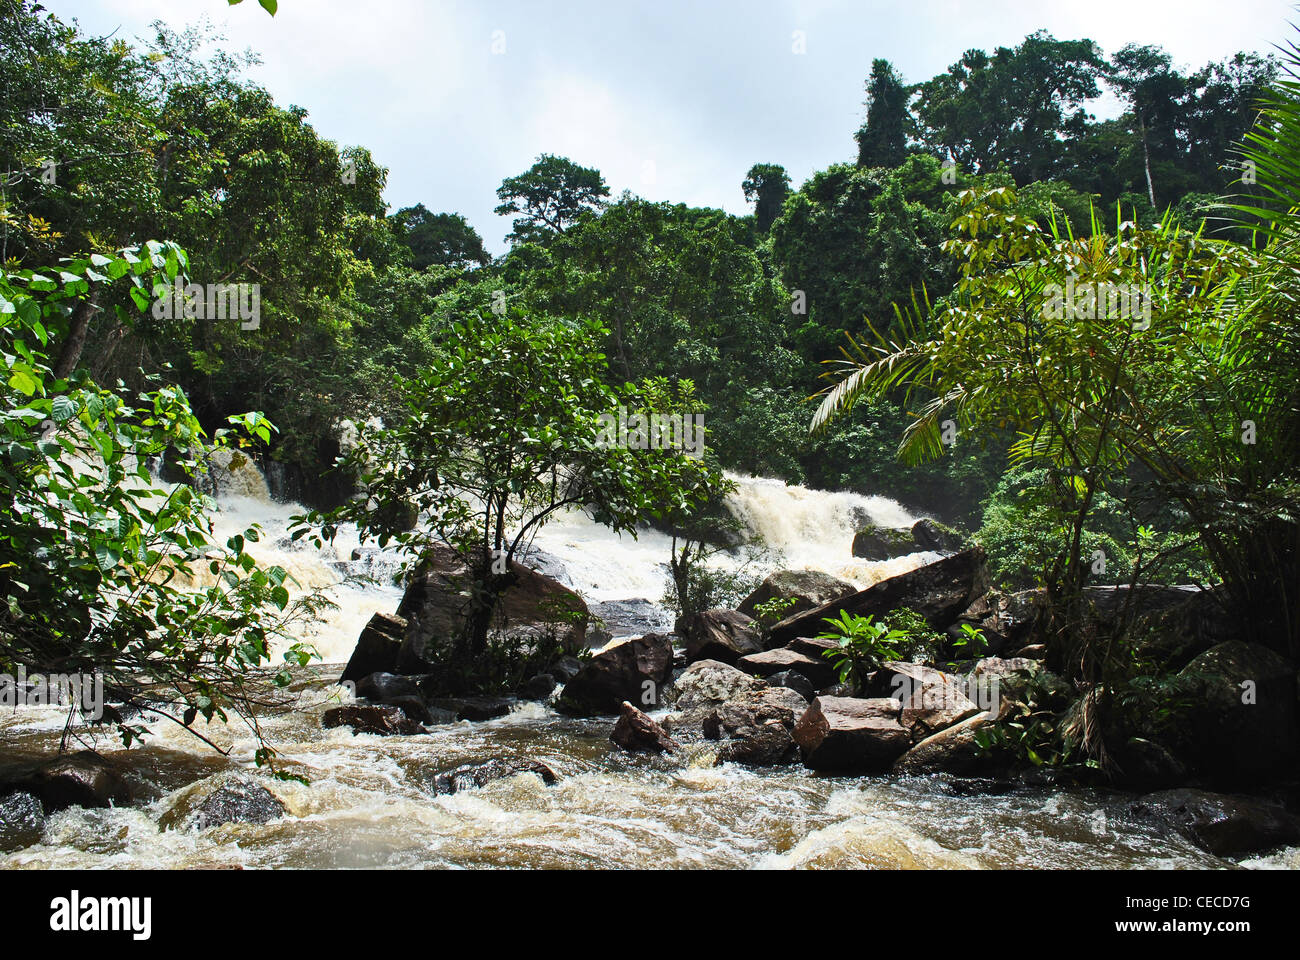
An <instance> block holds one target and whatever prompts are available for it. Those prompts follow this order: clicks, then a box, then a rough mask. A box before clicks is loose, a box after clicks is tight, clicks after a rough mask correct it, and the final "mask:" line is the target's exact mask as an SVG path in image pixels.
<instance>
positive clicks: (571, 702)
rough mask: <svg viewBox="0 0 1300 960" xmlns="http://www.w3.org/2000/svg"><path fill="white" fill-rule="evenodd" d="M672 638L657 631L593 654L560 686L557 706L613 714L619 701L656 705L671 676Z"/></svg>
mask: <svg viewBox="0 0 1300 960" xmlns="http://www.w3.org/2000/svg"><path fill="white" fill-rule="evenodd" d="M672 673H673V645H672V640H671V639H670V638H669V637H668V636H666V635H664V634H660V633H650V634H646V635H645V636H644V637H634V638H632V639H631V640H625V641H623V642H622V643H618V644H615V645H614V646H612V647H609V648H607V649H605V650H602V651H601V652H600V653H597V654H595V655H594V656H593V657H592V658H591V659H590V660H588V661H587V662H586V663H585V664H584V665H583V667H582V669H581V670H580V671H578V674H577V676H575V677H574V678H573V679H572V680H570V681H569V682H568V683H566V684H565V685H564V692H563V693H562V694H561V695H560V703H559V705H560V707H561V708H562V709H564V710H566V711H568V712H570V713H576V714H581V715H587V716H591V715H599V714H616V713H618V712H619V710H620V709H621V708H622V705H623V701H624V700H627V701H628V702H630V703H639V704H642V705H643V706H647V707H653V706H658V705H659V702H660V698H661V697H662V696H663V691H664V687H666V686H667V685H668V682H669V680H671V679H672Z"/></svg>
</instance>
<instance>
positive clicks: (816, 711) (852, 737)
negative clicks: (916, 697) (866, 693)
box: [794, 697, 912, 773]
mask: <svg viewBox="0 0 1300 960" xmlns="http://www.w3.org/2000/svg"><path fill="white" fill-rule="evenodd" d="M901 710H902V706H901V704H900V703H899V702H898V701H897V700H895V699H894V698H893V697H875V698H871V699H867V700H863V699H858V698H854V697H818V698H817V699H816V700H814V701H813V702H812V706H810V707H809V708H808V710H807V711H806V712H805V713H804V715H803V716H802V717H800V718H799V721H798V723H796V724H795V727H794V740H795V742H796V743H798V744H799V748H800V750H801V751H802V753H803V761H804V763H805V764H807V765H808V766H809V767H811V768H812V769H814V770H826V771H834V772H842V773H870V772H872V771H878V770H886V769H888V768H889V765H890V764H892V763H893V762H894V760H895V759H897V758H898V757H899V756H900V755H901V754H902V753H903V752H904V751H905V750H906V749H907V748H908V746H910V744H911V742H912V741H911V737H910V736H909V735H908V732H907V731H906V730H905V729H903V725H902V724H901V723H899V714H900V712H901Z"/></svg>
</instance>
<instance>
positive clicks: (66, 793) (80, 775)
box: [0, 750, 134, 813]
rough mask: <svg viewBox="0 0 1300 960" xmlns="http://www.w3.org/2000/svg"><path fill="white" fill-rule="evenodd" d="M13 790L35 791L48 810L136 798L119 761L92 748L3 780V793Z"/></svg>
mask: <svg viewBox="0 0 1300 960" xmlns="http://www.w3.org/2000/svg"><path fill="white" fill-rule="evenodd" d="M11 790H12V791H21V792H25V793H30V794H32V795H33V796H35V797H36V798H37V799H39V800H40V801H41V805H42V807H43V808H44V810H45V812H46V813H53V812H55V811H56V810H63V809H66V808H67V807H123V806H127V805H129V804H130V803H131V802H132V800H134V792H133V791H132V789H131V786H130V784H129V783H127V781H126V779H125V778H124V777H123V775H122V772H121V770H120V769H119V768H118V766H117V764H115V763H113V762H112V761H110V760H105V759H104V758H103V757H101V756H100V755H99V754H97V753H94V752H93V751H90V750H82V751H80V752H79V753H73V754H68V755H66V756H61V757H55V758H54V759H52V760H47V761H45V762H44V763H41V764H40V765H39V766H37V767H35V768H31V769H28V770H27V771H25V772H24V773H23V774H21V775H20V776H19V777H17V778H16V779H14V780H12V781H10V782H8V783H0V793H6V792H8V791H11Z"/></svg>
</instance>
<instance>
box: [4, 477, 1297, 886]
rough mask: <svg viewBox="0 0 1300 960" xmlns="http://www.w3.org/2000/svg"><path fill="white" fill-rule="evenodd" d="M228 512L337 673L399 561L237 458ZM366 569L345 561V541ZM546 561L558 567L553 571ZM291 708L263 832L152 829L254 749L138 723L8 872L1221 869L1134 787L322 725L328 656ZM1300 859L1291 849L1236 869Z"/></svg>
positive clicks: (568, 723)
mask: <svg viewBox="0 0 1300 960" xmlns="http://www.w3.org/2000/svg"><path fill="white" fill-rule="evenodd" d="M223 469H225V470H226V472H227V473H228V474H230V476H228V477H226V478H225V480H226V483H225V484H224V487H223V490H224V492H223V493H222V494H221V496H220V505H221V512H220V514H219V515H218V516H217V519H216V525H217V528H218V533H219V534H220V535H222V536H229V535H231V534H233V533H237V532H239V531H241V530H243V529H244V528H245V527H247V526H248V525H249V524H250V523H253V522H256V523H260V524H261V525H262V527H263V528H264V537H263V539H262V540H261V541H260V542H259V543H258V544H256V548H255V551H256V554H257V556H258V557H259V559H261V560H262V561H263V562H266V563H276V564H279V565H281V566H284V567H285V568H286V569H288V570H289V571H290V572H291V573H292V574H293V575H294V576H295V577H296V578H297V579H298V580H299V581H300V582H301V583H302V584H304V585H306V586H320V587H324V588H326V589H327V590H328V591H329V592H330V594H331V595H332V596H333V597H334V599H335V602H337V603H338V604H339V606H340V609H339V610H337V611H334V612H332V613H331V614H329V615H328V616H329V622H328V623H327V624H325V625H323V626H322V627H321V628H320V629H318V630H317V631H315V632H314V633H313V634H312V635H311V636H308V637H305V638H304V639H307V640H310V641H311V642H313V643H314V644H315V646H316V647H317V649H318V650H319V652H320V653H321V654H322V655H323V657H324V658H325V659H326V660H327V661H339V660H343V659H345V658H346V657H347V656H348V654H349V653H350V652H351V650H352V647H353V645H354V644H355V642H356V638H357V635H358V634H359V632H360V630H361V627H362V626H363V625H364V623H365V622H366V620H368V619H369V617H370V616H371V614H373V613H374V612H376V611H379V610H388V611H391V610H392V609H394V607H395V606H396V604H397V602H398V599H399V598H400V590H399V588H398V587H397V586H396V585H395V584H393V583H391V582H389V583H386V584H385V583H381V584H380V585H378V586H362V585H357V584H354V583H350V582H348V581H347V579H346V577H347V574H348V573H357V572H378V573H380V574H381V579H382V577H383V575H385V574H386V575H388V576H389V577H391V574H392V573H393V571H394V569H395V568H394V564H395V562H396V560H395V558H393V557H391V556H385V555H382V554H377V553H375V552H373V551H368V550H366V549H365V548H361V549H358V547H359V545H358V544H357V542H356V536H355V532H354V531H348V530H344V531H342V532H341V535H340V537H339V539H338V541H337V542H336V544H335V545H334V547H333V548H327V549H326V550H324V551H317V550H316V549H314V548H313V547H310V546H307V545H303V544H298V545H294V544H291V543H290V542H289V541H288V540H287V539H286V538H284V536H283V534H284V532H285V531H286V530H287V528H288V525H289V518H290V516H292V515H293V514H294V513H300V512H302V510H301V508H299V507H296V506H294V505H291V504H279V503H274V502H272V501H271V499H270V496H269V494H268V493H267V490H266V484H265V482H263V481H261V478H260V476H254V475H253V474H254V473H255V472H256V467H255V466H254V465H253V464H252V462H251V461H247V460H246V459H245V460H244V461H242V462H238V461H235V462H232V463H230V464H225V465H223ZM738 487H739V489H738V490H737V493H736V495H735V496H734V497H733V498H732V502H731V507H732V509H733V510H734V511H735V513H736V515H737V516H738V517H740V519H741V520H742V521H743V523H744V525H745V527H746V529H748V530H749V531H750V533H751V534H755V535H761V536H762V537H763V538H764V540H765V541H766V543H767V545H768V546H769V547H773V548H776V549H778V550H780V551H782V552H784V554H785V558H786V559H785V561H784V563H785V565H787V566H804V567H811V568H815V569H820V570H825V571H827V572H830V573H835V574H838V575H847V576H851V577H852V578H853V579H855V580H857V581H859V582H870V581H873V580H876V579H879V578H880V577H881V576H882V575H885V574H886V572H888V571H894V572H897V571H898V570H900V569H902V568H905V567H907V566H912V565H915V564H917V563H920V562H922V561H923V560H924V559H925V557H924V556H920V555H917V556H913V557H910V558H901V559H900V560H898V561H893V562H892V563H891V564H886V565H879V564H859V563H858V562H856V561H854V560H853V558H852V557H851V556H850V550H849V544H850V541H851V539H852V534H853V531H854V530H855V529H856V528H857V527H858V526H859V525H860V524H861V523H862V522H874V523H882V524H886V525H890V526H897V527H904V526H907V525H908V524H909V523H910V522H911V520H912V519H913V518H912V517H911V516H910V515H909V514H907V512H906V511H904V510H902V509H901V508H900V507H899V506H898V505H897V504H895V503H893V502H892V501H890V500H887V499H884V498H876V497H860V496H856V495H853V494H834V493H824V492H819V491H814V490H804V489H802V488H799V487H786V486H784V485H783V484H778V483H775V482H773V481H767V480H738ZM534 546H535V547H536V548H538V549H540V550H543V551H545V552H546V553H547V554H550V555H551V557H552V558H554V559H555V560H557V561H558V562H561V563H563V565H564V567H565V569H566V570H567V577H568V579H569V580H570V582H571V583H572V584H573V585H574V586H575V587H576V588H577V589H578V590H579V591H580V592H582V593H583V594H584V595H585V596H587V597H588V598H589V599H590V600H593V601H599V600H602V599H620V598H630V597H638V596H649V597H650V598H652V599H653V598H657V597H658V596H659V595H660V593H661V592H662V590H663V586H664V578H663V571H662V568H661V565H662V564H663V563H664V562H665V561H666V559H667V556H668V554H667V540H666V538H664V537H663V536H662V535H661V534H658V533H654V532H652V531H648V532H644V533H642V534H641V535H640V537H638V538H635V539H634V538H631V537H615V536H613V535H611V534H610V533H609V531H607V530H603V529H602V528H600V527H597V526H596V525H595V524H592V523H591V522H590V520H588V519H586V518H585V517H582V516H581V515H569V516H566V517H562V518H559V519H558V520H557V521H556V522H555V523H554V524H552V525H551V526H549V527H548V528H546V529H545V530H544V531H543V533H542V534H541V535H539V536H538V538H537V542H536V544H535V545H534ZM354 550H357V551H358V559H355V560H354V559H352V556H353V551H354ZM548 562H549V560H548ZM295 675H296V678H297V679H296V680H295V683H294V685H293V687H292V688H291V692H292V693H293V694H294V695H295V696H296V697H297V698H298V699H297V701H296V702H295V703H294V704H293V705H292V706H291V707H290V708H288V709H280V710H273V711H268V713H267V715H266V716H265V717H263V718H261V721H260V723H261V726H262V730H263V732H264V734H265V735H266V736H267V737H268V738H269V739H270V740H271V741H272V742H273V743H274V744H275V746H276V748H277V749H278V750H279V752H280V755H281V758H282V763H283V764H284V766H285V768H286V770H287V772H289V773H293V774H297V775H300V776H303V777H305V778H306V779H307V780H308V781H309V783H307V784H301V783H297V782H278V781H274V782H272V781H267V785H268V786H269V788H270V789H272V790H273V791H274V792H275V793H276V794H277V795H278V796H279V797H280V799H281V800H282V801H283V802H284V804H285V806H286V808H287V815H286V816H285V817H283V818H281V819H278V820H274V821H272V822H270V823H267V824H251V823H241V824H229V825H225V826H219V827H214V828H211V829H208V830H203V831H196V830H194V829H192V828H191V829H163V828H161V827H160V825H159V824H160V821H164V820H166V819H167V815H168V813H169V812H170V811H172V810H173V809H174V808H176V807H177V806H178V805H180V804H183V803H185V802H187V798H188V797H190V796H191V795H193V794H195V793H196V792H197V791H203V790H207V789H209V788H210V787H211V786H212V785H214V784H216V783H218V782H220V781H221V780H222V778H224V777H227V776H229V775H230V774H231V773H233V772H240V773H243V774H245V775H247V774H248V773H249V772H250V771H251V767H252V764H251V757H252V754H253V750H254V749H255V747H256V744H255V742H254V741H253V740H252V738H251V737H250V736H249V734H248V731H247V730H245V729H244V728H243V727H242V726H240V725H238V724H236V723H232V724H229V725H222V724H206V725H204V724H203V722H202V721H201V720H200V721H198V723H199V724H200V728H199V729H200V732H201V733H203V735H204V736H206V737H208V738H209V739H211V740H212V741H213V742H214V743H216V744H217V745H219V746H221V747H223V748H226V749H228V750H229V751H230V753H229V756H228V757H226V756H222V755H220V754H217V753H215V752H213V751H212V750H211V749H210V748H209V747H208V746H207V745H205V744H203V743H201V742H199V741H198V740H197V739H195V738H193V737H191V736H189V735H188V734H186V733H185V732H184V731H182V730H180V729H179V728H177V727H176V726H175V725H172V724H167V723H162V722H157V723H153V724H151V729H152V731H153V736H152V737H151V739H150V741H149V744H148V745H147V746H146V747H144V748H143V749H140V748H137V749H133V750H131V751H122V750H120V749H114V744H115V741H114V740H112V739H111V738H110V737H109V736H107V735H101V736H100V737H99V739H98V742H97V743H96V746H97V748H98V749H99V750H100V751H101V752H103V753H105V754H106V755H108V756H110V757H111V758H112V759H114V760H115V761H117V762H118V763H120V764H122V765H123V766H124V767H126V768H127V769H128V771H129V773H130V775H131V777H132V778H134V779H135V780H137V781H138V782H141V783H143V784H144V785H145V789H143V790H142V793H143V794H144V799H143V801H142V802H141V803H140V804H139V805H137V806H133V807H129V808H118V809H106V810H84V809H80V808H72V809H69V810H65V811H62V812H60V813H57V814H55V815H53V816H52V817H51V818H50V819H49V820H48V822H47V823H46V826H45V829H44V834H43V836H42V838H41V840H40V842H38V843H36V844H35V845H31V846H27V847H25V848H23V849H19V850H17V851H15V852H10V853H0V868H23V867H28V868H39V867H63V868H121V867H143V868H148V867H165V868H182V869H194V868H206V867H216V866H248V867H303V868H310V867H475V866H511V867H543V868H558V867H588V866H599V867H710V866H711V867H868V868H882V867H884V868H889V867H904V868H906V867H939V868H964V867H1098V866H1110V867H1154V868H1165V867H1175V866H1183V867H1187V866H1225V865H1228V864H1226V863H1225V862H1224V861H1221V860H1218V859H1217V858H1215V857H1213V856H1211V855H1209V854H1206V853H1203V852H1201V851H1200V850H1198V849H1197V848H1195V847H1193V846H1192V845H1191V844H1190V843H1188V842H1187V841H1185V840H1183V839H1181V838H1180V837H1178V836H1177V835H1169V834H1167V833H1165V832H1163V831H1160V830H1157V829H1155V828H1153V827H1152V826H1151V825H1150V824H1147V823H1145V822H1143V821H1141V820H1138V819H1135V818H1134V817H1133V816H1132V814H1131V813H1130V810H1129V806H1130V805H1129V803H1128V801H1127V798H1125V797H1123V796H1122V795H1114V794H1106V793H1103V792H1098V791H1084V790H1057V789H1051V788H1037V789H1023V790H1018V791H1011V792H1006V793H1001V794H996V795H988V794H980V793H970V792H966V791H961V790H953V789H950V788H949V787H948V785H947V784H946V783H945V782H944V781H943V780H942V779H931V778H922V779H908V778H897V777H861V778H825V777H817V776H813V775H811V774H810V773H808V772H807V771H805V770H804V769H803V768H802V767H800V766H794V767H784V768H776V769H767V770H761V769H749V768H746V767H740V766H736V765H733V764H725V765H723V766H718V767H715V766H713V762H714V756H715V754H714V751H713V748H712V747H710V746H708V745H707V744H706V745H696V746H692V747H689V748H688V749H687V751H686V755H685V756H684V757H677V758H675V757H649V756H645V755H629V754H625V753H622V752H620V751H618V750H616V749H615V748H613V747H612V745H611V744H610V743H609V741H608V735H609V729H610V725H611V722H612V721H611V720H608V719H596V720H575V719H570V718H566V717H561V716H559V715H557V714H555V713H554V712H552V711H551V710H550V709H549V708H547V707H545V706H543V705H540V704H535V703H532V704H525V705H523V706H521V707H520V708H519V709H518V710H517V711H516V712H515V713H513V714H511V715H509V716H507V717H503V718H501V719H499V720H494V721H490V722H487V723H476V724H470V723H457V724H445V725H440V726H436V727H433V728H431V729H430V730H429V732H428V733H426V734H424V735H420V736H413V737H389V738H378V737H372V736H369V735H364V734H363V735H360V736H355V737H354V736H353V735H352V734H351V733H350V731H348V730H347V729H343V728H340V729H334V730H323V729H322V727H321V723H320V714H321V712H322V710H323V709H324V708H325V706H326V705H328V704H330V703H337V702H338V701H339V699H340V698H341V697H345V696H346V694H342V693H341V692H340V690H339V688H337V687H336V686H334V684H333V680H334V679H335V678H336V677H337V675H338V669H337V667H334V666H330V667H320V666H317V667H313V668H308V669H306V670H298V671H295ZM65 720H66V715H65V714H64V712H63V711H62V710H60V709H58V708H55V707H25V708H22V709H21V710H16V711H12V712H0V741H2V742H3V743H4V744H5V750H6V753H7V754H8V755H9V756H11V757H23V756H32V757H37V756H41V755H47V754H49V753H51V752H53V751H54V750H57V748H58V743H59V739H60V736H61V733H62V729H63V724H64V721H65ZM495 757H502V758H512V757H528V758H531V759H534V760H539V761H541V762H543V763H545V764H547V765H548V766H549V767H551V768H552V769H553V770H554V771H555V772H556V773H557V774H559V776H560V778H561V779H560V782H559V783H558V784H556V785H555V786H553V787H545V786H543V784H542V782H541V780H540V779H538V778H537V777H536V776H535V775H522V776H516V777H511V778H507V779H505V780H500V781H496V782H493V783H489V784H488V785H487V786H485V787H483V788H481V789H477V790H470V791H466V792H463V793H457V794H454V795H452V796H436V795H434V793H433V791H432V790H431V789H430V782H431V780H432V777H433V774H434V773H436V772H438V771H441V770H445V769H448V768H451V767H455V766H457V765H459V764H462V763H466V762H471V761H481V760H486V759H489V758H495ZM1244 865H1245V866H1248V867H1256V868H1264V867H1278V868H1292V869H1294V868H1295V867H1297V866H1300V848H1292V849H1289V850H1284V851H1281V852H1278V853H1275V854H1272V855H1271V856H1268V857H1259V858H1254V859H1251V860H1247V861H1245V862H1244Z"/></svg>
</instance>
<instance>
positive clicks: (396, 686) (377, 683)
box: [357, 673, 420, 703]
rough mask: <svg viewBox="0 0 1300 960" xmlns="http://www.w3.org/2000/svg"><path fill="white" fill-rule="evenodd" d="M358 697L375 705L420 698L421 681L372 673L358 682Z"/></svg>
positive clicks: (396, 675)
mask: <svg viewBox="0 0 1300 960" xmlns="http://www.w3.org/2000/svg"><path fill="white" fill-rule="evenodd" d="M357 696H358V697H364V698H365V699H366V700H371V701H374V702H375V703H388V702H389V701H391V700H393V699H396V698H402V697H419V696H420V684H419V681H417V680H414V679H412V678H411V677H403V676H399V675H398V674H395V673H372V674H369V675H367V676H365V677H362V678H361V679H360V680H358V681H357Z"/></svg>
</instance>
